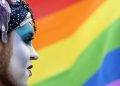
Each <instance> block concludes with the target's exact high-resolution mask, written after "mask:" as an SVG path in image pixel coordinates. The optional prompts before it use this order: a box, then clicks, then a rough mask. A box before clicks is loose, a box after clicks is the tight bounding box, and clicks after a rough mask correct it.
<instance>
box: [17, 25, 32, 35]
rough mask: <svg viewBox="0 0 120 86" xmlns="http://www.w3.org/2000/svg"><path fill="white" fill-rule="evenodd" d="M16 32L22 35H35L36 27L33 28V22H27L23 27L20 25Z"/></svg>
mask: <svg viewBox="0 0 120 86" xmlns="http://www.w3.org/2000/svg"><path fill="white" fill-rule="evenodd" d="M16 32H17V33H18V35H20V36H21V37H25V36H26V35H34V29H33V26H32V25H31V23H27V24H24V25H23V26H21V27H18V28H17V29H16Z"/></svg>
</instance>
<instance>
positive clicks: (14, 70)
mask: <svg viewBox="0 0 120 86" xmlns="http://www.w3.org/2000/svg"><path fill="white" fill-rule="evenodd" d="M34 34H35V33H34V29H33V27H32V25H31V23H26V24H24V25H23V26H21V27H18V28H17V29H16V30H14V31H13V32H12V40H13V43H12V44H13V50H12V55H11V58H10V63H9V67H8V71H9V73H10V75H11V76H12V77H13V79H14V80H15V82H16V84H17V85H18V86H27V85H28V83H27V82H28V78H29V77H30V76H31V75H32V72H31V71H30V69H31V68H32V67H33V65H32V63H31V61H32V60H36V59H37V58H38V55H37V53H36V52H35V50H34V48H33V46H32V39H33V37H34Z"/></svg>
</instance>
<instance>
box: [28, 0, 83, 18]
mask: <svg viewBox="0 0 120 86" xmlns="http://www.w3.org/2000/svg"><path fill="white" fill-rule="evenodd" d="M26 1H27V2H28V3H29V4H30V6H31V7H32V9H33V12H34V15H35V18H37V19H38V18H40V17H44V16H47V15H48V14H50V13H53V12H55V11H58V10H60V9H62V8H65V7H67V6H69V5H71V4H74V3H75V2H78V1H82V0H26Z"/></svg>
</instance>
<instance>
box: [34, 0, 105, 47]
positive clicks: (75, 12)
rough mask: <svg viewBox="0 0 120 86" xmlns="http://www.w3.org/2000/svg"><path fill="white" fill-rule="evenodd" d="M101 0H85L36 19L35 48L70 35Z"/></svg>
mask: <svg viewBox="0 0 120 86" xmlns="http://www.w3.org/2000/svg"><path fill="white" fill-rule="evenodd" d="M103 1H104V0H85V1H82V2H79V3H77V4H74V5H72V6H70V7H68V8H66V9H64V10H61V11H59V12H56V13H54V14H52V15H49V16H48V17H46V18H43V19H40V20H38V21H37V27H38V31H37V34H36V39H35V40H34V46H35V48H36V49H41V48H44V47H46V46H48V45H50V44H53V43H55V42H57V41H59V40H62V39H64V38H66V37H68V36H70V35H71V34H72V33H74V32H75V31H76V29H77V28H78V27H79V26H80V24H82V23H83V22H84V21H85V20H86V19H87V18H88V17H89V16H90V15H91V13H92V12H94V10H95V9H97V7H98V6H99V5H101V4H102V3H103Z"/></svg>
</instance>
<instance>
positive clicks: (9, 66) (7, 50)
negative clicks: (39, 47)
mask: <svg viewBox="0 0 120 86" xmlns="http://www.w3.org/2000/svg"><path fill="white" fill-rule="evenodd" d="M9 1H10V0H9ZM9 1H6V3H9V6H8V8H7V9H9V7H10V9H9V10H7V9H4V8H5V7H3V8H2V5H1V6H0V10H1V9H4V10H3V11H6V12H8V14H9V15H3V14H2V11H0V86H28V78H29V77H30V76H31V75H32V72H31V71H30V69H31V68H32V67H33V65H32V63H31V61H32V60H37V59H38V54H37V53H36V51H35V50H34V48H33V46H32V39H33V38H34V35H35V32H36V26H35V21H34V17H33V14H32V11H31V9H30V7H29V5H28V4H27V3H26V2H25V1H22V0H21V1H16V2H15V3H14V4H13V3H10V2H9ZM6 5H8V4H6ZM4 16H8V17H7V20H6V21H5V20H3V19H4ZM3 21H5V22H3ZM7 21H8V24H6V23H7ZM6 25H8V27H7V26H6ZM6 28H7V29H6Z"/></svg>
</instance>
